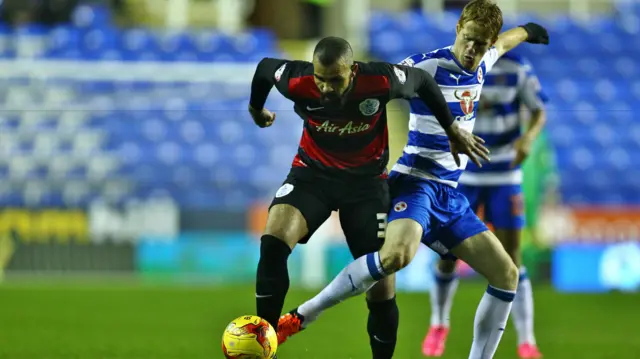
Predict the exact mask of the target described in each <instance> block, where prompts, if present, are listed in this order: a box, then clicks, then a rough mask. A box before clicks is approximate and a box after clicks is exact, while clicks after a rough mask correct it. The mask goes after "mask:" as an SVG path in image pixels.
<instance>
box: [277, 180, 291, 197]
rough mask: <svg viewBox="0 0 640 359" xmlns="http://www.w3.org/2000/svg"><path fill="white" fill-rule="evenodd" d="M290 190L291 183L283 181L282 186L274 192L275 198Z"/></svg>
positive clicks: (284, 194)
mask: <svg viewBox="0 0 640 359" xmlns="http://www.w3.org/2000/svg"><path fill="white" fill-rule="evenodd" d="M292 191H293V185H292V184H290V183H285V184H283V185H282V187H280V188H279V189H278V192H276V198H281V197H284V196H286V195H288V194H289V193H291V192H292Z"/></svg>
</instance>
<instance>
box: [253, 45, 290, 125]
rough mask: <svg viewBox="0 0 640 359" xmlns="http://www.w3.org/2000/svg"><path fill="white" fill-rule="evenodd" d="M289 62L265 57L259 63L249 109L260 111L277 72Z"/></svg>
mask: <svg viewBox="0 0 640 359" xmlns="http://www.w3.org/2000/svg"><path fill="white" fill-rule="evenodd" d="M286 63H287V60H281V59H273V58H268V57H265V58H264V59H262V60H261V61H260V63H258V67H257V68H256V72H255V73H254V74H253V80H252V81H251V98H250V99H249V111H250V112H259V111H261V110H262V109H263V108H264V104H265V102H267V97H268V96H269V92H271V88H273V85H274V84H275V80H276V79H275V77H276V76H277V74H276V72H277V71H278V69H279V68H280V67H281V66H282V65H284V64H286Z"/></svg>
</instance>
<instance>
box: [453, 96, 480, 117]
mask: <svg viewBox="0 0 640 359" xmlns="http://www.w3.org/2000/svg"><path fill="white" fill-rule="evenodd" d="M453 95H454V96H455V97H456V99H457V100H458V101H460V109H462V112H463V113H464V116H456V121H470V120H471V119H473V115H474V113H473V110H474V107H475V104H474V102H475V101H476V99H477V98H478V93H477V92H476V93H475V94H474V93H473V92H471V91H470V90H464V91H459V90H456V91H455V92H454V93H453Z"/></svg>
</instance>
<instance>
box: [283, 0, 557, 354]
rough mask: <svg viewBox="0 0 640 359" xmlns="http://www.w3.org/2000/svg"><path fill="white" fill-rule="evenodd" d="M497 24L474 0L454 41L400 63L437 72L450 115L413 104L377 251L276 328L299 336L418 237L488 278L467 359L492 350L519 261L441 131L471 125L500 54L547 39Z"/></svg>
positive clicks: (389, 266) (393, 263) (538, 30)
mask: <svg viewBox="0 0 640 359" xmlns="http://www.w3.org/2000/svg"><path fill="white" fill-rule="evenodd" d="M502 24H503V20H502V12H501V11H500V8H499V7H498V6H497V5H495V4H494V3H493V2H491V1H488V0H474V1H471V2H470V3H469V4H467V5H466V6H465V8H464V9H463V11H462V15H461V17H460V19H459V21H458V24H457V26H456V40H455V43H454V44H453V46H450V47H447V48H443V49H439V50H436V51H433V52H430V53H424V54H417V55H414V56H411V57H409V58H407V59H406V60H405V61H403V62H402V63H401V64H402V65H406V66H413V67H417V68H421V69H423V70H425V71H427V72H428V73H430V74H431V75H432V76H433V77H434V78H435V80H436V82H437V83H438V84H439V85H440V88H441V90H442V93H443V94H444V96H445V99H447V102H448V103H449V108H450V110H451V112H452V114H453V116H454V117H455V120H456V121H453V123H452V124H451V125H449V126H446V127H443V126H440V125H439V123H438V122H437V121H436V120H435V118H434V116H433V114H432V113H431V111H430V110H429V109H428V107H427V106H425V104H424V103H423V102H421V101H420V100H418V99H413V100H412V101H411V118H410V125H409V126H410V134H409V140H408V143H407V146H406V147H405V149H404V153H403V155H402V157H401V158H400V160H399V161H398V162H397V164H396V165H395V166H394V167H393V171H392V173H391V175H390V177H389V185H390V189H391V195H392V208H391V211H390V212H389V215H388V222H389V224H388V226H387V229H386V237H385V242H384V244H383V246H382V248H381V249H380V251H378V252H376V253H370V254H367V255H365V256H362V257H360V258H357V259H356V260H355V261H354V262H352V263H351V264H349V265H348V266H347V267H346V268H345V269H343V270H342V271H341V272H340V273H339V274H338V276H337V277H336V278H335V279H334V280H333V281H332V282H331V283H329V285H328V286H327V287H325V288H324V289H323V290H322V291H321V292H320V293H319V294H318V295H317V296H315V297H314V298H312V299H310V300H309V301H307V302H305V303H304V304H302V305H301V306H299V307H298V308H296V309H294V310H293V311H291V312H290V313H288V314H286V315H284V316H283V317H281V319H280V322H279V323H278V331H279V332H280V333H285V332H286V333H287V334H288V335H293V334H296V333H297V332H299V331H300V330H301V329H302V328H304V327H306V326H307V325H308V324H309V323H311V322H312V321H314V320H315V319H316V318H317V317H318V315H319V314H320V313H321V312H322V311H324V310H326V309H328V308H330V307H332V306H334V305H336V304H338V303H340V302H341V301H342V300H345V299H347V298H349V297H352V296H355V295H357V294H360V293H363V292H366V291H367V290H368V289H370V288H371V287H372V286H373V285H374V284H375V283H376V282H377V281H378V280H380V279H382V278H384V277H388V276H391V275H393V273H395V272H397V271H399V270H401V269H402V268H404V267H406V266H407V265H408V264H409V263H410V262H411V260H412V259H413V257H414V256H415V253H416V252H417V250H418V247H419V245H420V243H424V244H425V245H427V246H429V247H430V248H431V249H433V250H434V251H436V252H438V253H439V254H440V255H441V256H443V257H445V258H460V259H462V260H464V261H465V262H466V263H468V264H469V265H470V266H471V267H473V268H474V269H475V270H476V271H477V272H479V273H480V274H482V275H483V276H484V277H485V278H487V280H488V281H489V286H488V287H487V291H486V293H485V294H484V296H483V297H482V300H481V301H480V304H479V305H478V309H477V312H476V317H475V323H474V336H473V343H472V346H471V352H470V354H469V359H487V358H492V357H493V355H494V353H495V352H496V350H497V348H498V344H499V342H500V338H501V337H502V333H503V331H504V328H505V326H506V323H507V319H508V316H509V312H510V311H511V304H512V302H513V299H514V297H515V294H516V288H517V286H518V276H519V273H518V268H517V267H516V266H515V264H514V263H513V260H512V259H511V258H510V257H509V255H508V254H507V252H506V251H505V249H504V247H503V246H502V244H501V243H500V241H499V240H498V239H497V238H496V236H495V235H494V234H493V233H492V232H490V231H489V230H488V229H487V227H486V225H485V224H484V223H483V222H482V221H481V220H480V219H479V218H478V217H477V216H476V215H475V213H474V212H473V211H472V210H471V208H470V206H469V202H468V201H467V199H466V197H465V196H464V195H463V194H462V193H460V192H459V191H458V190H457V189H456V187H457V182H458V179H459V177H460V175H461V174H462V172H463V170H464V168H465V166H466V164H467V161H468V160H469V159H470V158H468V157H467V156H464V155H461V154H460V153H459V152H460V149H459V148H458V147H457V145H455V142H454V141H450V140H449V139H448V137H449V136H451V135H452V131H451V130H452V129H455V128H457V127H459V128H460V129H462V130H463V131H460V132H465V131H467V133H469V132H471V131H472V130H473V125H474V122H475V117H476V107H477V104H478V101H479V97H480V93H481V90H482V85H483V83H484V81H485V75H486V73H487V72H489V71H490V70H491V68H492V67H493V65H494V64H495V63H496V61H497V60H498V59H499V58H500V57H501V56H502V55H503V54H504V53H506V52H507V51H509V50H511V49H513V48H514V47H515V46H517V45H518V44H520V43H522V42H524V41H527V42H530V43H543V44H548V42H549V35H548V33H547V31H546V30H545V29H544V28H543V27H541V26H540V25H537V24H534V23H528V24H526V25H524V26H520V27H517V28H514V29H511V30H509V31H506V32H504V33H502V34H500V36H498V34H499V33H500V30H501V28H502ZM471 156H473V154H471ZM471 160H472V161H477V158H475V157H472V158H471ZM374 339H375V340H378V339H376V338H373V339H372V340H374ZM379 340H381V341H382V340H395V338H379ZM374 359H376V358H374Z"/></svg>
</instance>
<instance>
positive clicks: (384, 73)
mask: <svg viewBox="0 0 640 359" xmlns="http://www.w3.org/2000/svg"><path fill="white" fill-rule="evenodd" d="M358 74H359V75H360V76H363V75H364V76H367V77H368V78H369V81H367V82H366V83H367V84H368V85H367V86H370V87H385V86H387V85H386V84H387V83H388V81H392V82H393V81H398V82H400V83H401V84H404V83H405V82H406V80H407V72H406V70H405V69H403V68H402V66H399V65H395V64H391V63H388V62H381V61H371V62H358ZM375 78H379V79H380V81H376V80H373V79H375ZM360 82H362V81H360ZM372 90H373V89H372Z"/></svg>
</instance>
